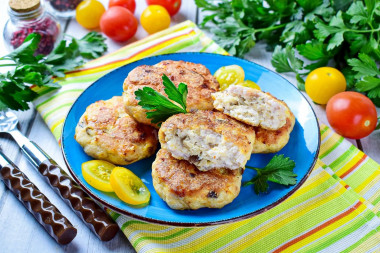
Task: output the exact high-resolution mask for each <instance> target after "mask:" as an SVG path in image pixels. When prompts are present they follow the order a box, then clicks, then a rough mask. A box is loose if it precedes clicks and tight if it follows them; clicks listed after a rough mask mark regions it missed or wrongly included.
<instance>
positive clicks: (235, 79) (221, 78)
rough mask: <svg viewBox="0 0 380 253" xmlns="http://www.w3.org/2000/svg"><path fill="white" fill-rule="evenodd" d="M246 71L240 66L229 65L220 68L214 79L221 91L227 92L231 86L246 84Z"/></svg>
mask: <svg viewBox="0 0 380 253" xmlns="http://www.w3.org/2000/svg"><path fill="white" fill-rule="evenodd" d="M244 76H245V75H244V70H243V68H242V67H240V66H239V65H229V66H224V67H221V68H219V69H218V70H217V71H215V73H214V77H215V78H216V80H217V81H218V82H219V84H220V90H225V89H227V88H228V86H230V85H234V84H238V83H242V82H244Z"/></svg>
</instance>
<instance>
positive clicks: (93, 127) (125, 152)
mask: <svg viewBox="0 0 380 253" xmlns="http://www.w3.org/2000/svg"><path fill="white" fill-rule="evenodd" d="M74 138H75V139H76V140H77V141H78V143H79V144H80V145H81V146H82V147H83V148H84V151H85V152H86V153H87V154H88V155H89V156H92V157H94V158H97V159H102V160H106V161H109V162H111V163H115V164H120V165H127V164H130V163H133V162H136V161H138V160H140V159H143V158H146V157H149V156H151V155H153V154H154V152H155V150H156V148H157V144H158V140H157V130H155V129H154V128H152V127H150V126H147V125H143V124H140V123H138V122H136V121H135V120H134V119H133V118H132V117H130V116H129V115H128V114H127V113H126V112H125V110H124V104H123V100H122V97H120V96H118V97H113V98H112V99H109V100H106V101H103V100H100V101H97V102H95V103H93V104H91V105H90V106H88V107H87V109H86V111H85V113H84V114H83V115H82V117H81V118H80V120H79V123H78V125H77V127H76V129H75V136H74Z"/></svg>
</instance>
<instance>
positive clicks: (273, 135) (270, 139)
mask: <svg viewBox="0 0 380 253" xmlns="http://www.w3.org/2000/svg"><path fill="white" fill-rule="evenodd" d="M294 124H295V118H294V115H293V113H291V114H290V116H289V117H288V118H286V124H285V125H284V126H283V127H281V128H280V129H277V130H266V129H264V128H262V127H254V129H255V133H256V140H255V143H254V145H253V151H252V153H254V154H256V153H276V152H278V151H280V150H281V149H282V148H283V147H284V146H285V145H286V144H287V143H288V141H289V137H290V133H291V132H292V130H293V127H294Z"/></svg>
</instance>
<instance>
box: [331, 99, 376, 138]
mask: <svg viewBox="0 0 380 253" xmlns="http://www.w3.org/2000/svg"><path fill="white" fill-rule="evenodd" d="M326 115H327V120H328V121H329V123H330V125H331V126H332V128H334V130H335V131H336V132H337V133H338V134H340V135H342V136H344V137H347V138H350V139H360V138H364V137H366V136H368V135H369V134H370V133H372V131H373V130H374V129H375V127H376V123H377V112H376V107H375V105H374V104H373V103H372V101H371V100H370V99H369V98H367V97H366V96H364V95H363V94H361V93H358V92H353V91H346V92H341V93H338V94H336V95H335V96H333V97H332V98H330V100H329V102H328V103H327V107H326Z"/></svg>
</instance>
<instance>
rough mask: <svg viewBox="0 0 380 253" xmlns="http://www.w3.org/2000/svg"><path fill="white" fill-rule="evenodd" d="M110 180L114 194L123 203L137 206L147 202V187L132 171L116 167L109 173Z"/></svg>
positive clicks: (148, 197)
mask: <svg viewBox="0 0 380 253" xmlns="http://www.w3.org/2000/svg"><path fill="white" fill-rule="evenodd" d="M110 181H111V186H112V188H113V190H114V191H115V193H116V195H117V196H118V197H119V198H120V199H121V200H122V201H124V202H125V203H127V204H130V205H134V206H137V205H138V207H143V206H145V205H147V204H148V203H149V200H150V192H149V190H148V188H147V187H146V186H145V184H144V183H143V182H142V181H141V179H140V178H139V177H138V176H136V175H135V174H134V173H133V172H132V171H130V170H128V169H126V168H123V167H116V168H115V169H114V170H113V171H112V173H111V177H110Z"/></svg>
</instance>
